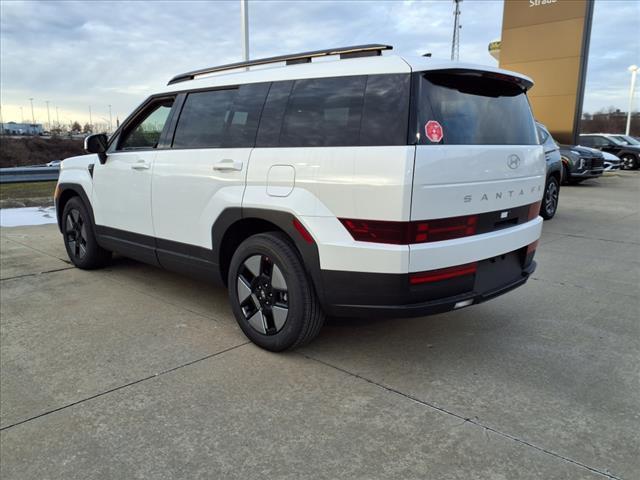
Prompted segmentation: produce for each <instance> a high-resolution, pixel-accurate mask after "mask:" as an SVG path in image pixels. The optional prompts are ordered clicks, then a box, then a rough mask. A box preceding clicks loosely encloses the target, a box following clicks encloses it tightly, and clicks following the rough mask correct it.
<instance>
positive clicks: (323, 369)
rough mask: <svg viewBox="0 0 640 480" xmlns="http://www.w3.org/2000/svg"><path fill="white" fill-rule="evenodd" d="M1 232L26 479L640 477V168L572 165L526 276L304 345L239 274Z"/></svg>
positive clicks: (7, 397) (6, 372) (18, 462)
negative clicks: (265, 324) (606, 171)
mask: <svg viewBox="0 0 640 480" xmlns="http://www.w3.org/2000/svg"><path fill="white" fill-rule="evenodd" d="M1 214H2V213H1V212H0V215H1ZM0 237H1V245H0V278H1V280H0V347H1V348H0V477H2V479H4V480H9V479H21V480H22V479H38V480H39V479H65V480H66V479H82V480H87V479H94V478H95V479H98V478H100V479H105V478H113V479H134V478H136V479H142V478H144V479H146V478H153V479H162V478H176V479H183V478H184V479H187V478H188V479H212V478H216V479H218V478H219V479H226V478H242V479H252V478H270V479H273V478H290V479H296V480H297V479H305V478H314V479H315V478H318V479H336V478H362V479H375V478H385V479H387V478H394V479H414V478H415V479H432V478H433V479H476V478H478V479H539V478H543V479H591V478H594V479H597V478H615V479H619V478H624V479H638V478H640V455H639V453H638V452H640V300H639V296H638V288H639V287H640V172H622V173H620V174H615V175H609V176H606V177H604V178H602V179H599V180H594V181H589V182H585V183H584V184H583V185H579V186H570V187H563V188H562V190H561V194H560V208H559V211H558V214H557V216H556V218H554V219H553V220H551V221H549V222H545V225H544V232H543V237H542V240H541V242H540V246H539V248H538V253H537V255H536V260H537V262H538V270H537V271H536V272H535V274H534V275H533V278H532V279H531V280H530V281H529V282H528V283H527V284H526V285H525V286H524V287H522V288H520V289H517V290H515V291H513V292H511V293H509V294H507V295H505V296H502V297H500V298H497V299H495V300H492V301H490V302H487V303H484V304H482V305H478V306H474V307H470V308H467V309H463V310H459V311H456V312H450V313H447V314H441V315H435V316H431V317H422V318H415V319H386V320H383V319H367V320H347V319H330V321H329V323H328V325H326V326H325V328H324V329H323V331H322V333H321V334H320V336H319V337H318V339H317V340H315V341H314V342H313V343H312V344H310V345H309V346H307V347H305V348H302V349H300V350H298V351H295V352H289V353H284V354H273V353H269V352H266V351H263V350H261V349H259V348H257V347H255V346H254V345H252V344H250V343H248V342H247V340H246V338H245V337H244V336H243V335H242V332H241V331H240V329H239V328H238V327H237V325H236V322H235V320H234V318H233V316H232V313H231V310H230V308H229V306H228V304H227V293H226V291H225V290H223V289H219V288H216V287H213V286H211V285H208V284H206V283H201V282H198V281H195V280H192V279H189V278H187V277H184V276H180V275H178V274H174V273H170V272H165V271H162V270H159V269H156V268H153V267H150V266H146V265H143V264H140V263H137V262H134V261H131V260H127V259H124V258H118V259H116V260H115V261H114V263H113V264H112V265H111V266H110V267H108V268H106V269H104V270H100V271H90V272H89V271H81V270H78V269H75V268H73V267H72V266H71V265H70V264H69V262H68V259H67V257H66V254H65V251H64V247H63V244H62V238H61V236H60V234H59V232H58V231H57V227H56V226H55V225H43V226H31V227H11V228H2V229H0Z"/></svg>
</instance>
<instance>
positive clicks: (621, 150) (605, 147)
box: [580, 133, 640, 170]
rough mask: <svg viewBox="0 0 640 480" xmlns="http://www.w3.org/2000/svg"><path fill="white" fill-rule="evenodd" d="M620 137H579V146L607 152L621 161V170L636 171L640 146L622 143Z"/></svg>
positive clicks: (593, 134) (590, 135) (598, 135)
mask: <svg viewBox="0 0 640 480" xmlns="http://www.w3.org/2000/svg"><path fill="white" fill-rule="evenodd" d="M619 137H620V135H612V134H608V133H589V134H583V135H580V145H584V146H585V147H591V148H597V149H598V150H602V151H603V152H609V153H612V154H614V155H615V156H617V157H620V160H622V168H625V169H627V170H637V169H638V165H640V145H634V144H632V142H629V141H624V140H622V139H621V138H619Z"/></svg>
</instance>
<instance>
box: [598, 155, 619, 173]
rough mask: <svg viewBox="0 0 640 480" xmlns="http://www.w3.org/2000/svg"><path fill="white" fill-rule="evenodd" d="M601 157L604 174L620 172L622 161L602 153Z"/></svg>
mask: <svg viewBox="0 0 640 480" xmlns="http://www.w3.org/2000/svg"><path fill="white" fill-rule="evenodd" d="M602 157H603V159H604V171H605V172H612V171H615V170H620V165H622V160H620V159H619V158H618V157H616V156H615V155H614V154H613V153H609V152H602Z"/></svg>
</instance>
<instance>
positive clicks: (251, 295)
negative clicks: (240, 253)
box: [237, 255, 289, 335]
mask: <svg viewBox="0 0 640 480" xmlns="http://www.w3.org/2000/svg"><path fill="white" fill-rule="evenodd" d="M237 291H238V302H239V303H240V310H241V311H242V315H243V316H244V319H245V320H246V321H247V322H248V323H249V325H250V326H251V327H252V328H253V329H254V330H256V331H257V332H259V333H262V334H264V335H275V334H276V333H278V332H279V331H280V330H282V328H283V327H284V324H285V322H286V321H287V315H288V313H289V293H288V289H287V283H286V281H285V279H284V275H283V274H282V271H281V270H280V268H278V266H277V265H276V264H275V263H274V262H273V260H272V259H271V258H270V257H268V256H266V255H253V256H251V257H249V258H247V259H246V260H245V261H244V263H243V264H242V266H241V267H240V269H239V271H238V278H237Z"/></svg>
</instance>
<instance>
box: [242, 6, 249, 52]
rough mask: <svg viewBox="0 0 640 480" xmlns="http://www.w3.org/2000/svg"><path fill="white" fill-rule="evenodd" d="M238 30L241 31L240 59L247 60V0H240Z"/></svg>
mask: <svg viewBox="0 0 640 480" xmlns="http://www.w3.org/2000/svg"><path fill="white" fill-rule="evenodd" d="M240 30H241V33H242V59H243V60H244V61H245V62H246V61H248V60H249V0H240Z"/></svg>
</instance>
